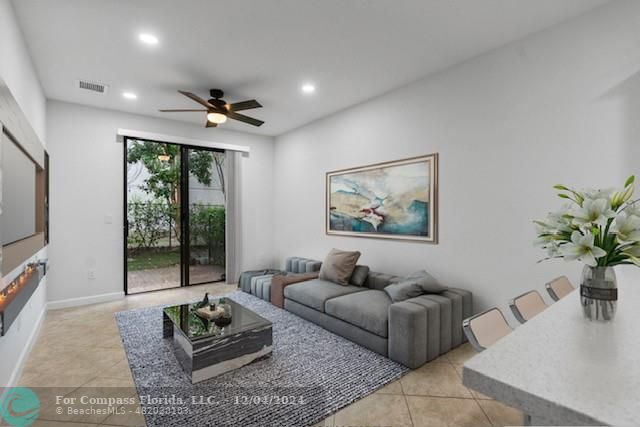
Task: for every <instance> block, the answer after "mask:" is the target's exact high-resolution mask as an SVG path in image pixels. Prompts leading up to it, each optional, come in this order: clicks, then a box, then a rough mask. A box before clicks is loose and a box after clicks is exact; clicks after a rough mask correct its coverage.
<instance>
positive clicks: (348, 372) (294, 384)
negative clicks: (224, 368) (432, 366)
mask: <svg viewBox="0 0 640 427" xmlns="http://www.w3.org/2000/svg"><path fill="white" fill-rule="evenodd" d="M227 297H230V298H231V299H233V300H235V301H236V302H238V303H240V304H242V305H244V306H246V307H249V308H251V309H252V310H254V311H255V312H256V313H258V314H260V315H261V316H263V317H265V318H267V319H269V320H270V321H271V322H273V353H272V355H271V356H269V357H267V358H264V359H261V360H258V361H255V362H254V363H252V364H250V365H247V366H245V367H242V368H240V369H237V370H235V371H232V372H228V373H226V374H223V375H220V376H218V377H215V378H212V379H210V380H206V381H203V382H200V383H197V384H191V381H190V380H189V378H188V376H187V375H186V374H185V373H184V372H183V371H182V368H181V367H180V365H179V363H178V361H177V360H176V358H175V356H174V354H173V350H172V348H171V342H170V341H168V340H165V339H163V338H162V308H161V307H153V308H145V309H138V310H132V311H125V312H120V313H116V319H117V322H118V327H119V328H120V335H121V336H122V339H123V342H124V348H125V351H126V353H127V357H128V359H129V366H130V367H131V371H132V373H133V378H134V381H135V383H136V387H137V389H138V394H139V395H140V397H141V402H142V406H143V410H145V411H147V412H148V413H146V414H145V417H146V422H147V425H148V426H163V427H164V426H219V427H220V426H223V427H227V426H229V427H231V426H234V427H235V426H260V427H262V426H296V427H298V426H306V425H313V424H315V423H317V422H319V421H322V420H323V419H324V418H326V417H327V416H329V415H331V414H333V413H335V412H336V411H338V410H339V409H341V408H343V407H345V406H347V405H349V404H351V403H353V402H355V401H356V400H358V399H361V398H363V397H365V396H366V395H368V394H370V393H373V392H374V391H376V390H377V389H379V388H381V387H383V386H384V385H386V384H388V383H390V382H392V381H394V380H397V379H398V378H400V377H401V376H402V375H404V374H405V373H407V372H408V371H409V369H408V368H406V367H404V366H402V365H400V364H398V363H395V362H393V361H392V360H390V359H387V358H386V357H383V356H381V355H379V354H377V353H374V352H372V351H370V350H367V349H365V348H363V347H361V346H359V345H357V344H354V343H352V342H351V341H348V340H346V339H344V338H342V337H339V336H337V335H335V334H333V333H331V332H329V331H326V330H325V329H322V328H321V327H319V326H316V325H314V324H313V323H310V322H308V321H306V320H304V319H302V318H300V317H298V316H296V315H294V314H291V313H289V312H288V311H285V310H282V309H280V308H277V307H275V306H273V305H271V304H269V303H267V302H265V301H263V300H261V299H258V298H256V297H254V296H252V295H249V294H246V293H244V292H239V291H238V292H233V293H231V294H229V295H227ZM177 303H180V302H176V304H177ZM194 396H195V397H194ZM167 399H168V400H167ZM155 402H160V405H157V404H155Z"/></svg>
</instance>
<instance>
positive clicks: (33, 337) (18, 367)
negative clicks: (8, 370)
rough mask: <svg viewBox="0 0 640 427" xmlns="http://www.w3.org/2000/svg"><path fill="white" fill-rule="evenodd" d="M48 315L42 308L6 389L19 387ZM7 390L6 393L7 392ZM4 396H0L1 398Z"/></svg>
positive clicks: (44, 308) (45, 309)
mask: <svg viewBox="0 0 640 427" xmlns="http://www.w3.org/2000/svg"><path fill="white" fill-rule="evenodd" d="M46 313H47V308H46V307H42V311H41V312H40V315H39V316H38V320H36V326H35V327H34V328H33V329H32V330H31V334H30V335H29V339H27V343H26V345H25V346H24V348H23V349H22V352H21V353H20V357H19V358H18V360H17V362H16V367H15V368H14V370H13V373H12V374H11V378H9V383H8V384H7V385H6V389H9V388H11V387H15V386H16V385H17V382H18V380H19V379H20V377H21V376H22V371H23V369H24V362H25V361H26V360H27V356H28V355H29V353H31V349H32V348H33V345H34V344H35V342H36V340H37V339H38V335H40V328H41V327H42V322H43V321H44V315H45V314H46ZM6 389H5V391H6ZM1 397H2V396H0V398H1Z"/></svg>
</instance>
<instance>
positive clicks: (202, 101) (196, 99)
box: [178, 90, 218, 110]
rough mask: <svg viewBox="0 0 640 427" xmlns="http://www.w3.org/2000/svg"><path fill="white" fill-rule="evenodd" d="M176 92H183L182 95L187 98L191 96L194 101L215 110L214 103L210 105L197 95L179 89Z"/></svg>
mask: <svg viewBox="0 0 640 427" xmlns="http://www.w3.org/2000/svg"><path fill="white" fill-rule="evenodd" d="M178 92H180V93H181V94H183V95H184V96H186V97H187V98H191V99H192V100H194V101H196V102H197V103H198V104H200V105H202V106H203V107H207V108H213V109H214V110H217V109H218V108H217V107H216V106H215V105H211V104H209V102H208V101H206V100H204V99H202V98H200V97H199V96H198V95H194V94H193V93H191V92H186V91H184V90H179V91H178Z"/></svg>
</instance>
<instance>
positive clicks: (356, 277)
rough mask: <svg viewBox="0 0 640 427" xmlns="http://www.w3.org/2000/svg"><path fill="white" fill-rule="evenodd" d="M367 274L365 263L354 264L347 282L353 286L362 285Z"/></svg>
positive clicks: (367, 269) (367, 268)
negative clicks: (354, 266)
mask: <svg viewBox="0 0 640 427" xmlns="http://www.w3.org/2000/svg"><path fill="white" fill-rule="evenodd" d="M368 275H369V267H367V266H366V265H356V268H355V269H354V270H353V274H351V278H350V279H349V283H351V284H352V285H355V286H363V285H364V282H365V281H366V280H367V276H368Z"/></svg>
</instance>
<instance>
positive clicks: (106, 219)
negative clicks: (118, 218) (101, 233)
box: [104, 215, 113, 224]
mask: <svg viewBox="0 0 640 427" xmlns="http://www.w3.org/2000/svg"><path fill="white" fill-rule="evenodd" d="M104 223H105V224H113V215H105V216H104Z"/></svg>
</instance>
